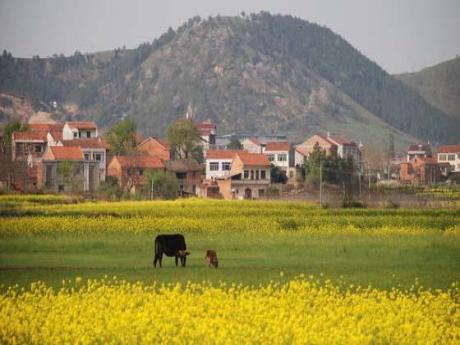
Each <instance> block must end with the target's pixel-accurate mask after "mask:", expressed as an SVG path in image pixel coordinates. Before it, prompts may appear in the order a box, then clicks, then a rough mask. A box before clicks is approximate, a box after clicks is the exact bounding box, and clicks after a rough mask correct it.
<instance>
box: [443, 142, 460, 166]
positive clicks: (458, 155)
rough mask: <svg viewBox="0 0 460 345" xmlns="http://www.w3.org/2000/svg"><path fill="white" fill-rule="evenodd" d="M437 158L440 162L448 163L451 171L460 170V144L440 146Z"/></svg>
mask: <svg viewBox="0 0 460 345" xmlns="http://www.w3.org/2000/svg"><path fill="white" fill-rule="evenodd" d="M437 158H438V162H439V163H448V164H449V165H450V167H451V168H450V171H452V172H457V173H458V172H460V144H459V145H444V146H440V147H439V149H438V154H437ZM446 170H447V169H446Z"/></svg>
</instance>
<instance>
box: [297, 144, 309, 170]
mask: <svg viewBox="0 0 460 345" xmlns="http://www.w3.org/2000/svg"><path fill="white" fill-rule="evenodd" d="M306 162H307V155H306V154H305V153H304V152H302V150H301V149H299V148H298V147H296V148H295V149H294V165H295V167H296V168H301V167H302V166H303V165H304V164H305V163H306Z"/></svg>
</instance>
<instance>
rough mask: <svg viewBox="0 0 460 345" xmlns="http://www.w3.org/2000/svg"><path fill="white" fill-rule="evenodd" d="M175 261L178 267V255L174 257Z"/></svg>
mask: <svg viewBox="0 0 460 345" xmlns="http://www.w3.org/2000/svg"><path fill="white" fill-rule="evenodd" d="M174 260H175V261H176V267H177V264H178V263H179V258H178V256H177V255H176V256H174Z"/></svg>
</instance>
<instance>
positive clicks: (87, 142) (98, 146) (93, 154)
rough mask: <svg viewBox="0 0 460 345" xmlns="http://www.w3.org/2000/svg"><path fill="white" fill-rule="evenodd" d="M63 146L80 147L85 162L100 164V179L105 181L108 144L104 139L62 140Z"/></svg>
mask: <svg viewBox="0 0 460 345" xmlns="http://www.w3.org/2000/svg"><path fill="white" fill-rule="evenodd" d="M62 144H63V145H64V146H67V147H80V148H81V150H82V152H83V156H84V158H85V160H87V161H97V162H98V163H99V178H100V180H101V181H105V176H106V166H107V148H108V146H107V143H106V142H105V140H103V139H102V138H89V139H87V138H85V139H73V140H62Z"/></svg>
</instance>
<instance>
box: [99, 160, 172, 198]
mask: <svg viewBox="0 0 460 345" xmlns="http://www.w3.org/2000/svg"><path fill="white" fill-rule="evenodd" d="M148 170H151V171H165V164H164V162H163V161H162V160H161V159H160V158H158V157H153V156H148V155H139V156H114V157H112V159H111V160H110V163H109V164H108V166H107V176H113V177H115V178H116V179H117V181H118V184H119V185H120V187H122V188H123V189H124V190H126V191H127V192H129V193H135V192H136V188H139V187H141V186H143V185H144V183H145V173H146V172H147V171H148Z"/></svg>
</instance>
